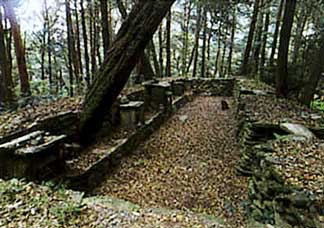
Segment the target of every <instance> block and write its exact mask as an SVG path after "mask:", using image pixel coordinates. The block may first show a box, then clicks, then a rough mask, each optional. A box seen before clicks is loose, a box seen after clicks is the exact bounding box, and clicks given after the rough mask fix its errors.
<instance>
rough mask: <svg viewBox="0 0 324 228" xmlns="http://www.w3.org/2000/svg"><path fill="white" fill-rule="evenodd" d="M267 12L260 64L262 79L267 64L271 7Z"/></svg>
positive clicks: (268, 7)
mask: <svg viewBox="0 0 324 228" xmlns="http://www.w3.org/2000/svg"><path fill="white" fill-rule="evenodd" d="M266 10H267V12H266V15H265V22H264V30H263V38H262V47H261V62H260V77H261V78H262V77H263V74H264V68H265V62H266V53H267V41H268V30H269V24H270V5H269V6H267V9H266Z"/></svg>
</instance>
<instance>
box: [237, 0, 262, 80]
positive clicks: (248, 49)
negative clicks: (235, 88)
mask: <svg viewBox="0 0 324 228" xmlns="http://www.w3.org/2000/svg"><path fill="white" fill-rule="evenodd" d="M259 9H260V0H255V1H254V6H253V14H252V18H251V22H250V30H249V35H248V38H247V42H246V47H245V51H244V55H243V61H242V66H241V74H242V75H246V74H248V73H249V61H250V54H251V49H252V43H253V39H254V33H255V28H256V23H257V20H258V15H259Z"/></svg>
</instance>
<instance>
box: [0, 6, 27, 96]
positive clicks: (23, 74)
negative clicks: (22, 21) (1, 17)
mask: <svg viewBox="0 0 324 228" xmlns="http://www.w3.org/2000/svg"><path fill="white" fill-rule="evenodd" d="M3 6H4V9H5V13H6V16H7V18H8V19H9V21H10V24H11V29H12V36H13V39H14V45H15V52H16V59H17V65H18V71H19V77H20V86H21V87H20V90H21V94H22V96H29V95H30V85H29V77H28V72H27V66H26V56H25V48H24V45H23V41H22V39H21V35H20V28H19V25H18V23H17V18H16V14H15V11H14V9H13V6H12V4H11V1H9V0H6V1H4V2H3Z"/></svg>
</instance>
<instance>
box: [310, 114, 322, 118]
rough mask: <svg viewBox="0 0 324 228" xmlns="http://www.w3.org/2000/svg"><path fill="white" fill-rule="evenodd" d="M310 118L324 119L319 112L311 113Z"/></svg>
mask: <svg viewBox="0 0 324 228" xmlns="http://www.w3.org/2000/svg"><path fill="white" fill-rule="evenodd" d="M310 118H311V119H312V120H319V119H322V116H321V115H319V114H317V113H312V114H311V115H310Z"/></svg>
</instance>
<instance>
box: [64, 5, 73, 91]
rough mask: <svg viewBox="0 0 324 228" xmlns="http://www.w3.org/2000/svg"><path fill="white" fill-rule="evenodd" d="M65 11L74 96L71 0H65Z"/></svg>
mask: <svg viewBox="0 0 324 228" xmlns="http://www.w3.org/2000/svg"><path fill="white" fill-rule="evenodd" d="M65 13H66V30H67V42H68V69H69V81H70V96H71V97H73V96H74V89H73V84H74V80H73V50H74V46H73V33H72V28H71V26H72V25H71V24H72V20H71V9H70V2H69V0H65Z"/></svg>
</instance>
